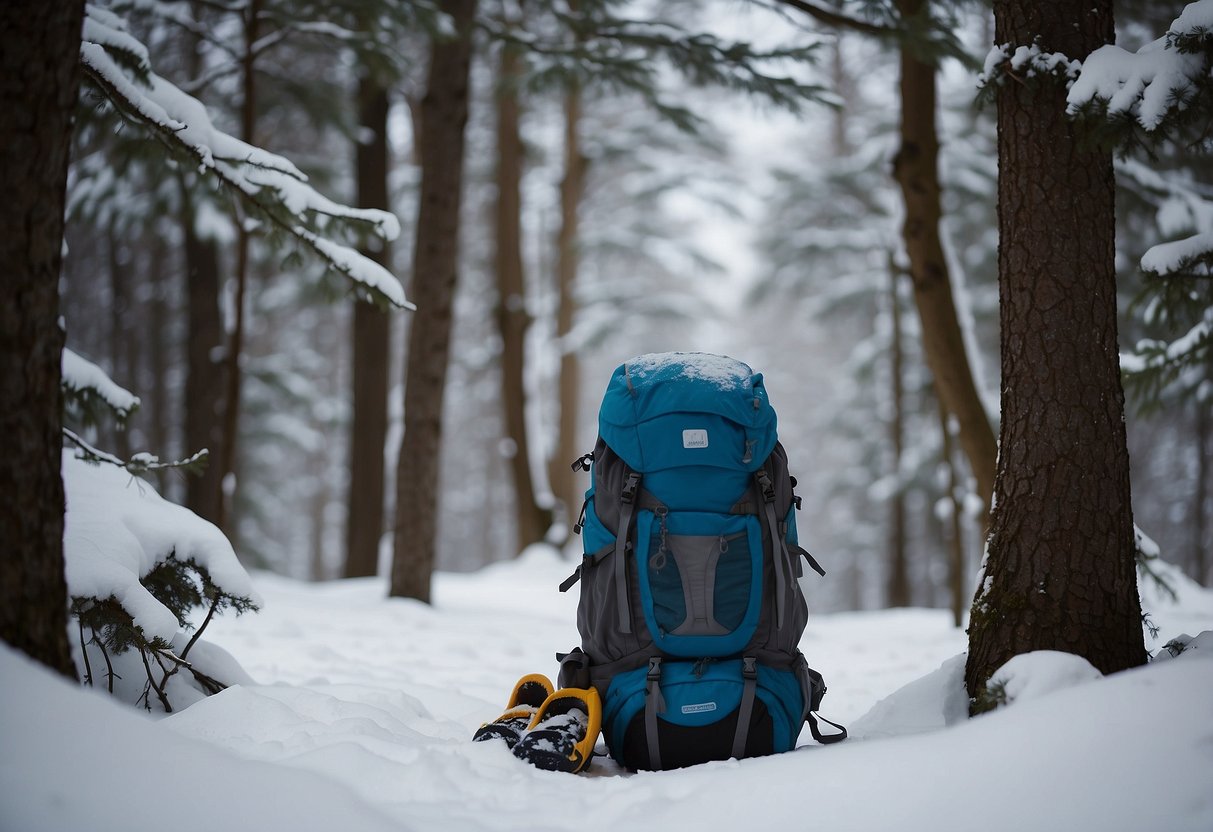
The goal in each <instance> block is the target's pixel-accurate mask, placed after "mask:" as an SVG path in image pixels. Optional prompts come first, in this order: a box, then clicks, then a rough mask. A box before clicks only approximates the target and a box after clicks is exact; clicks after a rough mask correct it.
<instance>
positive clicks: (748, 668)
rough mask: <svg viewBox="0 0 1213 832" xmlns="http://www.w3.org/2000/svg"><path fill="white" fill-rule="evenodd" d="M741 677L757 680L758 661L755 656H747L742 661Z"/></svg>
mask: <svg viewBox="0 0 1213 832" xmlns="http://www.w3.org/2000/svg"><path fill="white" fill-rule="evenodd" d="M741 676H742V678H743V679H757V678H758V659H756V658H754V657H753V656H745V657H744V658H743V659H742V660H741Z"/></svg>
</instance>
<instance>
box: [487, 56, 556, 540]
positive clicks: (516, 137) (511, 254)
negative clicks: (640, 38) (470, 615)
mask: <svg viewBox="0 0 1213 832" xmlns="http://www.w3.org/2000/svg"><path fill="white" fill-rule="evenodd" d="M519 75H520V66H519V60H518V52H517V50H516V49H515V48H513V47H511V46H510V45H508V44H505V45H503V46H502V49H501V63H500V68H499V72H498V76H497V77H498V84H499V87H498V90H497V173H496V179H497V201H496V205H495V211H494V231H495V237H496V251H495V257H494V264H493V265H494V269H495V271H496V274H497V310H496V317H497V331H498V332H499V333H500V335H501V404H502V408H503V410H504V416H505V435H506V439H508V440H509V449H510V451H511V456H510V457H509V467H510V478H511V480H512V481H513V485H514V508H515V511H514V515H515V519H516V528H517V539H516V540H515V547H514V551H516V552H521V551H522V550H523V549H524V548H525V547H527V546H529V545H530V544H532V543H536V542H538V541H540V540H543V537H544V532H546V531H547V529H548V526H549V525H551V514H550V513H549V512H548V511H547V510H545V509H544V508H543V507H541V506H540V505H539V502H538V501H537V500H536V499H535V482H534V478H533V477H532V476H531V454H530V439H529V437H528V435H527V433H528V432H527V425H526V402H527V395H526V382H525V378H524V376H525V369H526V332H527V329H528V328H529V327H530V324H531V316H530V313H529V312H528V311H527V302H526V280H525V276H524V275H523V269H522V167H523V148H522V136H521V133H520V128H519V106H518V90H517V83H518V79H519Z"/></svg>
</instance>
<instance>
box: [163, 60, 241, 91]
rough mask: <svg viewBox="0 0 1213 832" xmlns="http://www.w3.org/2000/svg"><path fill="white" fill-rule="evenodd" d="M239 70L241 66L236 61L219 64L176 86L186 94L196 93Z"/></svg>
mask: <svg viewBox="0 0 1213 832" xmlns="http://www.w3.org/2000/svg"><path fill="white" fill-rule="evenodd" d="M240 70H241V67H240V64H238V63H227V64H219V65H218V66H216V67H214V68H212V69H210V70H207V71H206V72H204V73H203V74H202V75H199V76H198V77H197V78H194V79H193V80H190V81H186V82H185V83H183V84H178V85H177V88H178V89H179V90H181V91H182V92H184V93H185V94H186V95H197V94H198V93H200V92H202V90H204V89H206V88H207V87H209V86H210V85H211V84H213V83H214V82H216V81H219V80H222V79H224V78H227V77H229V76H232V75H235V74H237V73H238V72H240Z"/></svg>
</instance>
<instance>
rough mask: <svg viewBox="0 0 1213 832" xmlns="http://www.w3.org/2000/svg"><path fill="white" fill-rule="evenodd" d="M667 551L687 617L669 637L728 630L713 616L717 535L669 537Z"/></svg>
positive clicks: (718, 550) (716, 632)
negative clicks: (680, 579)
mask: <svg viewBox="0 0 1213 832" xmlns="http://www.w3.org/2000/svg"><path fill="white" fill-rule="evenodd" d="M669 540H670V550H671V553H672V554H673V555H674V563H675V564H677V566H678V574H679V575H680V576H681V577H682V594H683V598H684V600H685V602H686V608H687V617H686V620H685V621H683V622H682V624H680V625H679V626H678V627H677V628H676V629H675V630H674V631H673V633H672V635H676V636H718V635H726V634H727V633H728V632H729V630H727V629H725V628H724V627H722V626H721V625H720V624H719V623H717V621H716V619H715V617H714V616H713V609H712V607H713V604H714V602H715V597H716V592H715V590H716V564H717V562H718V561H719V560H720V537H719V536H717V535H671V536H670V538H669Z"/></svg>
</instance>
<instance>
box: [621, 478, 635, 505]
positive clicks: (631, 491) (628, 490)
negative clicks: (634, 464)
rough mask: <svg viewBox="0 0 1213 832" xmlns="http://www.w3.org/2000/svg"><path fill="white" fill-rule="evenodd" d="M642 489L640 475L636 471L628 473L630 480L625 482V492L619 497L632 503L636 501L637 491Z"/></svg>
mask: <svg viewBox="0 0 1213 832" xmlns="http://www.w3.org/2000/svg"><path fill="white" fill-rule="evenodd" d="M639 489H640V475H639V474H637V473H635V472H629V473H628V481H627V482H625V483H624V484H623V493H622V494H620V495H619V499H620V500H622V501H623V502H625V503H628V504H631V503H634V502H636V492H637V491H638V490H639Z"/></svg>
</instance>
